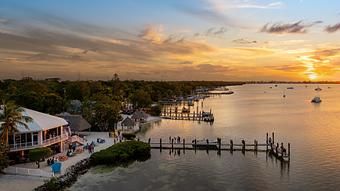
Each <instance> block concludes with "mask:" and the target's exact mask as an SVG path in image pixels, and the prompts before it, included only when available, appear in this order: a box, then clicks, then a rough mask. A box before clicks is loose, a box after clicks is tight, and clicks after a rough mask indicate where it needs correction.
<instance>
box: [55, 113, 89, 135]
mask: <svg viewBox="0 0 340 191" xmlns="http://www.w3.org/2000/svg"><path fill="white" fill-rule="evenodd" d="M57 116H58V117H62V118H64V119H65V120H66V121H67V122H68V123H69V125H70V128H71V131H74V132H79V131H85V130H87V129H90V128H91V125H90V124H89V122H87V121H86V119H84V118H83V116H81V115H71V114H69V113H60V114H58V115H57Z"/></svg>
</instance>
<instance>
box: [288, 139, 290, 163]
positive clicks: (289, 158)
mask: <svg viewBox="0 0 340 191" xmlns="http://www.w3.org/2000/svg"><path fill="white" fill-rule="evenodd" d="M288 161H290V143H288Z"/></svg>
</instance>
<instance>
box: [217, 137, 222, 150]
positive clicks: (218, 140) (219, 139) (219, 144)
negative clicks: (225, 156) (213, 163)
mask: <svg viewBox="0 0 340 191" xmlns="http://www.w3.org/2000/svg"><path fill="white" fill-rule="evenodd" d="M217 142H218V151H219V152H221V142H222V141H221V138H217Z"/></svg>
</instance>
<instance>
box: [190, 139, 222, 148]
mask: <svg viewBox="0 0 340 191" xmlns="http://www.w3.org/2000/svg"><path fill="white" fill-rule="evenodd" d="M191 145H192V147H193V148H197V149H207V148H208V149H217V146H218V142H217V141H209V140H208V139H202V140H197V141H196V144H195V141H192V143H191Z"/></svg>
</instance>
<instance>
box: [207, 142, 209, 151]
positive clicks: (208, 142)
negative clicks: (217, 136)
mask: <svg viewBox="0 0 340 191" xmlns="http://www.w3.org/2000/svg"><path fill="white" fill-rule="evenodd" d="M207 150H209V140H208V139H207Z"/></svg>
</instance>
